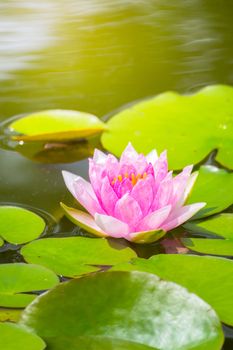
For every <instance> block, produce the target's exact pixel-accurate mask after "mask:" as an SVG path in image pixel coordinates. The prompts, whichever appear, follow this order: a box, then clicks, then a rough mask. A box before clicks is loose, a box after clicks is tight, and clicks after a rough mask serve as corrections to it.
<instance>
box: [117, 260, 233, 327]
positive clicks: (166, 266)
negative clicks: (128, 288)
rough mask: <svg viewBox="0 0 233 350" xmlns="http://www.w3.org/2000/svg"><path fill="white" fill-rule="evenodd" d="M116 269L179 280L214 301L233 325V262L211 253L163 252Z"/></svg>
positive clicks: (219, 311) (192, 290) (223, 317)
mask: <svg viewBox="0 0 233 350" xmlns="http://www.w3.org/2000/svg"><path fill="white" fill-rule="evenodd" d="M113 269H114V270H120V271H129V270H130V271H131V270H139V271H146V272H150V273H154V274H155V275H157V276H159V277H161V278H162V279H165V280H169V281H172V282H175V283H178V284H180V285H182V286H184V287H186V288H187V289H188V290H189V291H190V292H192V293H195V294H197V295H198V296H199V297H200V298H202V299H203V300H205V301H206V302H207V303H208V304H210V305H211V306H212V307H213V309H215V311H216V312H217V313H218V315H219V317H220V319H221V321H222V322H224V323H226V324H229V325H231V326H233V279H232V276H233V261H231V260H228V259H223V258H215V257H211V256H197V255H182V254H160V255H156V256H153V257H151V258H150V259H148V260H145V259H138V258H137V259H134V260H133V262H132V263H130V264H122V265H119V266H115V267H114V268H113Z"/></svg>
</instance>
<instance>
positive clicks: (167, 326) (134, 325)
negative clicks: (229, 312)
mask: <svg viewBox="0 0 233 350" xmlns="http://www.w3.org/2000/svg"><path fill="white" fill-rule="evenodd" d="M21 323H22V324H23V325H25V326H27V327H30V328H31V329H33V330H34V331H35V332H36V333H37V334H39V335H40V336H41V337H42V338H43V339H44V340H45V341H46V343H47V344H48V348H49V349H51V350H57V349H61V347H59V346H58V347H57V345H56V344H58V343H59V339H60V338H61V339H62V338H64V337H65V338H66V337H68V338H69V339H70V340H71V341H72V338H73V337H74V338H76V339H77V337H83V338H85V337H88V338H89V337H99V338H100V339H101V337H104V338H106V337H107V339H109V341H111V339H112V340H114V341H126V342H131V341H132V340H133V342H134V343H135V347H133V344H131V347H129V349H135V350H136V349H138V347H137V346H136V344H138V345H140V344H141V345H145V346H149V349H150V347H151V349H154V348H159V349H161V350H174V349H176V350H181V349H182V350H183V349H204V348H205V349H206V350H207V349H209V350H217V349H221V345H222V341H223V336H222V330H221V326H220V322H219V320H218V317H217V316H216V314H215V312H214V311H213V310H212V309H211V308H210V306H209V305H207V304H206V303H205V302H204V301H202V300H201V299H199V298H198V297H197V296H196V295H194V294H191V293H189V292H188V291H187V290H186V289H184V288H183V287H181V286H178V285H176V284H174V283H170V282H166V281H162V280H160V279H159V278H158V277H157V276H154V275H151V274H148V273H142V272H105V273H99V274H95V275H89V276H87V277H83V278H80V279H76V280H72V281H70V282H67V283H62V284H60V285H59V286H58V287H56V288H54V289H53V290H51V291H49V292H48V293H46V294H44V295H42V296H41V297H40V298H38V299H37V300H36V301H35V302H34V303H33V304H31V305H30V306H29V307H28V308H27V309H26V310H25V311H24V312H23V315H22V320H21ZM105 345H106V344H105ZM81 348H82V347H81ZM84 348H86V347H84ZM92 348H93V347H92ZM105 348H106V347H105ZM117 348H118V347H117ZM71 349H77V348H74V347H73V348H71ZM94 349H95V347H94ZM107 349H109V350H110V349H112V347H111V346H107ZM123 349H124V348H123ZM126 349H128V347H126ZM139 349H140V348H139ZM142 349H143V348H142ZM145 349H146V348H145Z"/></svg>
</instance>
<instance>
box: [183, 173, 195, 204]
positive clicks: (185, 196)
mask: <svg viewBox="0 0 233 350" xmlns="http://www.w3.org/2000/svg"><path fill="white" fill-rule="evenodd" d="M197 177H198V171H195V172H194V173H193V174H192V175H191V176H190V177H189V179H188V181H187V184H186V188H185V191H184V194H183V197H182V198H181V205H183V204H184V203H185V202H186V201H187V199H188V196H189V194H190V192H191V191H192V189H193V186H194V184H195V182H196V180H197Z"/></svg>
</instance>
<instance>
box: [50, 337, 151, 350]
mask: <svg viewBox="0 0 233 350" xmlns="http://www.w3.org/2000/svg"><path fill="white" fill-rule="evenodd" d="M50 343H51V344H52V346H51V347H49V349H51V350H53V349H54V350H64V349H69V350H81V349H88V350H116V349H117V350H155V348H154V347H150V346H147V345H144V344H139V343H135V342H134V341H127V340H121V339H116V338H110V337H102V336H101V337H99V336H98V337H93V336H86V337H82V336H81V337H73V336H72V337H53V338H52V339H50ZM49 349H48V350H49Z"/></svg>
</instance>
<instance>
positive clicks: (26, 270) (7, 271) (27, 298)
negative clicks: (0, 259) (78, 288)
mask: <svg viewBox="0 0 233 350" xmlns="http://www.w3.org/2000/svg"><path fill="white" fill-rule="evenodd" d="M58 283H59V279H58V277H57V276H56V275H55V274H54V272H52V271H50V270H48V269H47V268H45V267H43V266H37V265H29V264H23V263H15V264H2V265H0V306H3V307H17V308H23V307H25V306H26V305H28V304H29V303H30V302H31V301H32V300H34V299H35V297H36V294H33V292H36V291H43V290H46V289H49V288H52V287H54V286H55V285H56V284H58ZM29 292H30V294H29Z"/></svg>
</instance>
